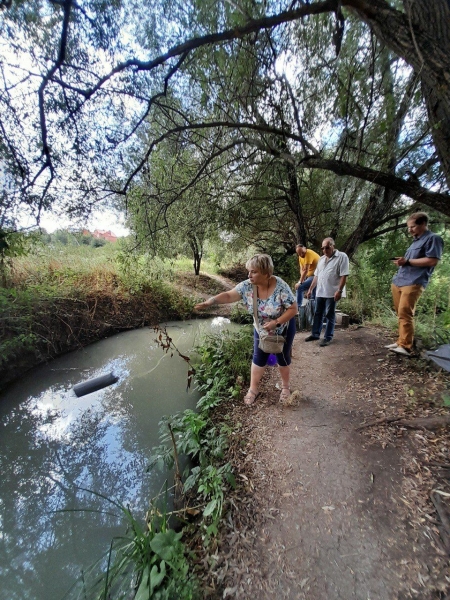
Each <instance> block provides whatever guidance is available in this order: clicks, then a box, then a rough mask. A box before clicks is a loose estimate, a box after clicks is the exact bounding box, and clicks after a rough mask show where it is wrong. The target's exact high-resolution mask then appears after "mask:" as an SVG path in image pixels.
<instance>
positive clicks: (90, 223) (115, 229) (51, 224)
mask: <svg viewBox="0 0 450 600" xmlns="http://www.w3.org/2000/svg"><path fill="white" fill-rule="evenodd" d="M40 224H41V227H43V228H44V229H45V230H46V231H47V232H48V233H53V232H54V231H55V230H56V229H68V228H70V229H72V228H77V229H80V228H84V229H88V230H89V231H90V232H91V233H92V232H93V231H94V230H95V229H104V230H105V231H111V232H112V233H114V235H116V236H117V237H123V236H126V235H129V234H130V230H129V229H127V227H126V226H125V215H123V214H122V215H120V214H118V213H116V212H114V211H112V210H108V209H105V210H101V211H100V210H99V211H94V212H93V213H92V215H91V216H90V218H89V219H87V220H83V221H73V220H70V219H67V218H64V217H61V216H59V215H54V214H44V215H43V216H42V217H41V223H40ZM21 225H22V226H23V227H27V226H29V227H31V226H33V225H35V223H34V222H33V223H31V222H28V223H27V221H26V220H21Z"/></svg>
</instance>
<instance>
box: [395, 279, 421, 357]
mask: <svg viewBox="0 0 450 600" xmlns="http://www.w3.org/2000/svg"><path fill="white" fill-rule="evenodd" d="M424 289H425V288H424V287H423V285H402V287H398V286H396V285H394V284H392V285H391V290H392V298H393V300H394V306H395V312H396V313H397V316H398V340H397V344H398V345H399V346H401V347H402V348H406V350H410V351H411V350H412V347H413V341H414V313H415V311H416V304H417V301H418V300H419V298H420V296H421V295H422V292H423V290H424Z"/></svg>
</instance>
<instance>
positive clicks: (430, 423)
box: [356, 415, 450, 431]
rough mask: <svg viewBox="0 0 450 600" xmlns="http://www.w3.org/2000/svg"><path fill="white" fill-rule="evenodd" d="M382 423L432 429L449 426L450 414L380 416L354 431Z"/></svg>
mask: <svg viewBox="0 0 450 600" xmlns="http://www.w3.org/2000/svg"><path fill="white" fill-rule="evenodd" d="M383 423H396V424H397V425H401V426H403V427H409V428H410V429H428V430H430V431H434V430H436V429H441V428H442V427H449V426H450V415H442V416H440V417H418V418H417V419H402V417H382V418H381V419H376V421H370V422H369V423H364V424H363V425H360V426H359V427H358V428H357V429H356V431H360V430H361V429H365V428H366V427H374V426H375V425H381V424H383Z"/></svg>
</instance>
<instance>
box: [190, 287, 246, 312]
mask: <svg viewBox="0 0 450 600" xmlns="http://www.w3.org/2000/svg"><path fill="white" fill-rule="evenodd" d="M240 299H241V295H240V293H239V292H237V291H236V289H234V288H233V289H232V290H230V291H229V292H221V293H220V294H217V296H211V298H208V300H205V301H204V302H200V304H196V305H195V306H194V308H195V309H196V310H203V309H204V308H207V307H208V306H213V305H214V304H230V303H231V302H237V301H238V300H240Z"/></svg>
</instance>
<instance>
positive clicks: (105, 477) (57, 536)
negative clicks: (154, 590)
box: [0, 321, 223, 600]
mask: <svg viewBox="0 0 450 600" xmlns="http://www.w3.org/2000/svg"><path fill="white" fill-rule="evenodd" d="M199 325H200V327H201V328H202V329H203V330H204V329H205V328H209V327H210V322H205V321H202V322H198V321H196V322H190V323H186V324H185V326H183V327H180V325H179V324H177V325H176V326H172V327H171V326H169V327H168V332H169V334H170V335H171V337H172V338H173V340H174V342H175V344H176V346H177V347H178V348H179V350H180V351H181V352H183V353H188V354H189V352H190V351H191V350H192V346H193V343H194V342H195V340H198V336H199V329H198V327H199ZM220 326H223V323H222V324H221V325H220ZM155 337H156V336H155V333H154V332H153V331H152V330H149V329H143V330H138V331H131V332H127V333H124V334H120V335H118V336H115V337H113V338H109V339H107V340H103V341H101V342H99V343H97V344H93V345H92V346H89V347H88V348H86V349H84V350H82V351H80V352H76V353H72V354H70V355H67V356H65V357H61V358H60V359H58V360H56V361H54V362H53V363H51V364H50V365H47V366H45V367H42V368H39V369H36V370H34V371H32V372H30V374H29V375H28V376H26V377H25V378H24V379H23V380H22V381H20V382H18V383H17V384H15V385H14V386H12V387H10V388H9V389H8V391H7V392H6V393H4V394H3V396H2V398H1V399H0V432H1V433H0V472H1V477H2V481H1V489H0V553H1V560H0V598H1V599H2V600H16V599H17V600H19V599H20V600H23V598H27V599H36V600H41V599H42V600H52V599H58V598H62V597H63V596H64V595H65V593H66V592H67V590H68V589H69V588H70V586H71V585H72V584H73V582H74V581H75V580H76V579H77V578H78V577H79V575H80V573H81V570H82V569H83V568H86V567H88V566H89V565H91V564H92V563H93V562H94V561H95V560H97V559H98V558H99V557H100V556H101V555H102V554H104V553H105V552H106V550H107V549H108V547H109V543H110V541H111V539H112V538H113V536H115V535H119V534H122V533H123V532H124V523H123V521H122V516H121V515H120V514H118V511H117V509H116V508H115V507H114V506H113V505H112V504H111V503H109V502H108V501H107V500H106V499H105V498H112V499H117V500H118V501H120V502H122V503H124V504H126V505H129V506H130V507H131V508H132V510H134V511H136V513H139V512H140V513H142V511H143V510H144V511H145V509H146V508H147V506H148V500H149V498H150V497H151V496H152V495H153V494H155V493H156V492H157V491H158V490H160V489H161V487H162V485H163V481H164V476H163V475H162V474H159V473H156V472H152V473H146V468H147V465H148V460H149V456H150V450H151V448H152V447H153V446H154V445H155V444H156V443H157V442H158V422H159V420H160V419H161V417H162V416H163V415H164V414H171V413H174V412H176V411H178V410H183V409H184V408H188V407H190V408H192V407H194V406H195V403H196V401H197V395H196V393H195V392H193V391H190V392H187V391H186V373H187V369H186V363H185V362H184V361H183V360H182V359H180V358H179V357H178V356H176V355H174V356H173V358H170V354H169V355H167V354H163V353H162V351H161V349H160V348H158V347H157V344H156V343H155ZM110 371H113V372H114V373H115V374H116V375H118V376H119V381H118V382H117V383H116V384H114V385H112V386H110V387H108V388H104V389H102V390H99V391H97V392H94V393H92V394H88V395H86V396H82V397H80V398H77V397H76V396H75V394H74V392H73V390H72V388H73V385H75V384H76V383H79V382H80V381H86V380H88V379H91V378H93V377H97V376H99V375H101V374H103V373H107V372H110ZM81 488H83V489H81ZM86 490H94V491H95V492H97V493H98V494H97V495H95V494H92V493H90V492H88V491H86ZM79 509H88V510H82V511H80V510H79ZM59 511H61V512H59Z"/></svg>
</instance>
